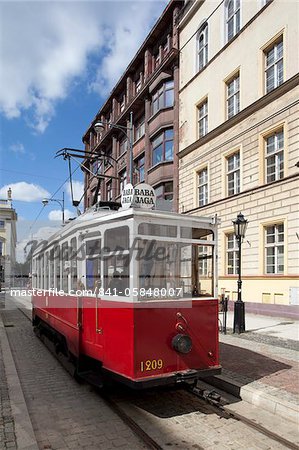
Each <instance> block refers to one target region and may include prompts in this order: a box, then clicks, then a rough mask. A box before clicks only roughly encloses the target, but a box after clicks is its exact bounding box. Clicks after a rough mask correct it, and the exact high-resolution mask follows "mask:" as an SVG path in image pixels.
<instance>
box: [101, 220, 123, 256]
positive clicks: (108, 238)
mask: <svg viewBox="0 0 299 450" xmlns="http://www.w3.org/2000/svg"><path fill="white" fill-rule="evenodd" d="M128 249H129V227H127V226H124V227H117V228H111V229H110V230H106V231H105V252H108V253H110V252H114V251H119V250H128Z"/></svg>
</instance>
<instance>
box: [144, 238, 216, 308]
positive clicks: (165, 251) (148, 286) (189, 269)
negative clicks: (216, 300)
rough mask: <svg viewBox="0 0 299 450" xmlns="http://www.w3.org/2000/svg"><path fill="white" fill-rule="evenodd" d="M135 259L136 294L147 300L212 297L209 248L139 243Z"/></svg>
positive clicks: (211, 247) (152, 241) (147, 241)
mask: <svg viewBox="0 0 299 450" xmlns="http://www.w3.org/2000/svg"><path fill="white" fill-rule="evenodd" d="M138 259H139V290H141V289H143V288H144V289H145V291H146V292H145V297H146V298H147V299H148V297H150V298H152V299H154V298H158V297H159V298H169V299H173V300H175V299H177V298H178V297H181V296H183V297H211V296H213V294H214V293H213V287H214V283H213V246H212V245H197V244H191V243H186V244H184V243H176V242H175V243H174V242H163V241H155V240H140V241H139V243H138ZM153 291H154V292H153Z"/></svg>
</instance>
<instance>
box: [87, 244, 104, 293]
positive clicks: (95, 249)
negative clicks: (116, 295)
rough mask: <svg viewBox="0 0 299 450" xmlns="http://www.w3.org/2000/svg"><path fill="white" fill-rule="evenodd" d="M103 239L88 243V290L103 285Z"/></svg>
mask: <svg viewBox="0 0 299 450" xmlns="http://www.w3.org/2000/svg"><path fill="white" fill-rule="evenodd" d="M100 255H101V239H92V240H90V241H86V289H91V290H92V291H93V292H94V291H95V290H96V288H99V287H100V285H101V257H100Z"/></svg>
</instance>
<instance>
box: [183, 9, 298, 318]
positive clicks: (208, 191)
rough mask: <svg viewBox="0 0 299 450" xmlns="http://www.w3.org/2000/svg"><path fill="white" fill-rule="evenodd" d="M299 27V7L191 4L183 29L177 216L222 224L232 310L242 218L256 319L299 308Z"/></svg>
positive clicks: (224, 281)
mask: <svg viewBox="0 0 299 450" xmlns="http://www.w3.org/2000/svg"><path fill="white" fill-rule="evenodd" d="M298 17H299V3H298V2H288V3H285V2H282V1H280V0H273V1H272V0H271V1H266V0H254V1H245V0H243V1H242V0H226V1H213V2H210V1H204V0H203V1H196V2H190V1H189V2H185V7H184V10H183V13H182V17H181V20H180V26H179V38H180V82H179V86H180V87H179V101H180V106H179V108H180V114H179V159H180V164H179V167H180V168H179V193H180V196H179V210H180V211H181V212H183V213H186V214H191V215H203V216H205V215H213V214H217V215H218V217H219V219H220V229H219V260H218V264H219V267H218V268H219V292H225V293H226V295H228V296H229V298H230V299H232V300H236V298H237V273H238V264H239V261H238V246H237V242H236V238H235V236H234V233H233V224H232V220H233V219H235V218H236V216H237V214H238V213H239V212H240V211H241V212H242V213H243V214H244V216H245V218H246V219H247V220H248V221H249V222H248V228H247V233H246V237H245V239H244V241H243V245H242V279H243V285H242V294H243V300H245V301H246V302H247V303H248V308H249V309H250V307H251V308H252V311H257V310H260V311H262V310H263V309H264V308H268V309H270V310H272V311H274V310H275V308H276V309H277V310H283V309H285V305H292V304H297V305H298V304H299V300H298V297H299V284H298V275H299V267H298V266H299V260H298V250H299V235H298V219H299V207H298V175H299V152H298V141H299V87H298V84H299V74H298V73H299V61H298V58H299V54H298V45H297V43H298V40H299V33H298ZM263 304H266V305H265V307H264V305H263ZM269 304H271V305H272V306H271V307H270V306H269ZM278 305H284V306H278Z"/></svg>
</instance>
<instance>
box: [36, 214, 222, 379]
mask: <svg viewBox="0 0 299 450" xmlns="http://www.w3.org/2000/svg"><path fill="white" fill-rule="evenodd" d="M215 222H216V221H215V218H197V217H190V216H182V215H179V214H175V213H169V212H162V211H157V210H155V211H151V210H146V209H141V208H130V209H126V210H119V211H117V210H111V209H105V208H104V209H103V208H99V207H96V208H94V209H92V210H89V211H87V212H85V213H84V214H82V215H81V216H79V217H78V218H76V219H75V220H73V221H71V222H70V223H68V224H67V225H65V226H64V227H63V228H62V229H61V230H60V231H59V232H57V233H56V234H55V235H53V236H52V238H50V240H49V241H47V242H44V243H43V244H41V245H40V246H39V247H38V248H37V249H36V251H35V252H34V255H33V286H32V287H33V296H32V303H33V325H34V327H35V330H36V331H37V333H39V334H40V335H43V336H46V337H47V338H49V339H51V341H52V342H53V344H54V345H55V346H56V351H57V353H60V354H63V355H64V356H65V357H66V358H67V359H68V360H69V361H70V362H71V363H72V364H73V366H74V371H75V372H76V373H77V374H78V375H79V376H83V377H85V378H88V377H89V376H92V377H93V380H97V381H98V384H101V382H102V380H103V377H104V378H105V377H106V376H107V375H109V376H113V377H114V378H117V379H118V380H120V381H122V382H125V383H127V384H129V385H130V386H132V387H135V388H143V387H147V386H158V385H162V384H167V383H176V382H183V381H188V382H190V381H195V380H196V379H197V378H198V377H203V376H208V375H212V374H215V373H219V372H220V365H219V348H218V300H217V279H216V255H217V252H216V242H217V224H216V223H215Z"/></svg>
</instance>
